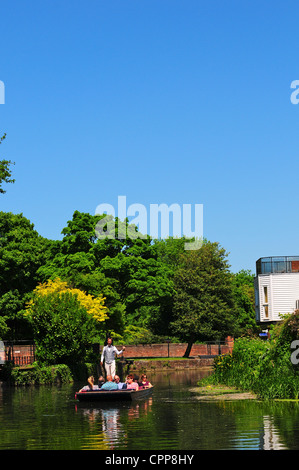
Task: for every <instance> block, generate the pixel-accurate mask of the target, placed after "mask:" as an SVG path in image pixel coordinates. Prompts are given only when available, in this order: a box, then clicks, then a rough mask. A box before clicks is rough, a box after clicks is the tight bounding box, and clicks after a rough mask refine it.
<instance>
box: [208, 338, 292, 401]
mask: <svg viewBox="0 0 299 470" xmlns="http://www.w3.org/2000/svg"><path fill="white" fill-rule="evenodd" d="M291 352H292V351H291V349H290V343H289V341H286V342H282V341H280V338H279V337H277V336H275V335H274V338H273V340H271V341H263V340H261V339H259V338H256V339H249V338H240V339H237V340H236V341H235V345H234V349H233V352H232V354H230V355H227V356H220V357H218V358H217V359H216V360H215V364H214V373H213V374H212V375H211V376H210V377H208V378H207V379H206V380H207V381H208V382H210V383H213V384H225V385H227V386H233V387H237V388H238V389H239V390H244V391H251V392H253V393H255V394H256V395H257V396H258V397H259V398H263V399H298V397H299V371H298V366H295V365H293V364H292V362H291Z"/></svg>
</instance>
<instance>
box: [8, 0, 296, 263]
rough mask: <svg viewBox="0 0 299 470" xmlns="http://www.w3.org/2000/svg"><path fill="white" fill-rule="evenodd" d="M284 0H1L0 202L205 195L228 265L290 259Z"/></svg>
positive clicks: (27, 210)
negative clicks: (5, 179)
mask: <svg viewBox="0 0 299 470" xmlns="http://www.w3.org/2000/svg"><path fill="white" fill-rule="evenodd" d="M298 18H299V4H298V1H295V0H294V1H290V0H284V1H276V2H272V1H265V0H250V1H249V0H227V1H225V2H224V1H223V0H206V1H202V0H184V1H181V0H113V1H107V0H105V1H103V0H87V1H81V0H42V1H41V0H30V1H29V0H1V19H0V31H1V33H0V37H1V61H0V80H1V81H3V82H4V84H5V104H2V105H0V134H2V133H3V132H6V133H7V138H6V141H5V142H4V143H3V144H2V145H1V147H0V158H1V159H3V158H6V159H11V160H13V161H15V166H14V167H13V176H14V177H15V179H16V183H15V184H14V185H5V189H6V190H7V193H6V194H5V195H3V196H1V199H0V210H3V211H11V212H14V213H21V212H22V213H23V214H24V216H26V217H27V218H28V219H30V220H31V222H33V223H34V225H35V228H36V230H37V231H38V232H39V233H40V234H41V235H43V236H45V237H48V238H53V239H60V238H61V230H62V229H63V227H65V226H66V223H67V221H68V220H69V219H71V218H72V214H73V212H74V211H75V210H79V211H82V212H89V213H91V214H94V212H95V209H96V207H97V205H99V204H101V203H104V202H105V203H110V204H112V205H114V206H115V207H116V208H117V197H118V195H126V196H127V203H128V204H132V203H140V204H143V205H145V206H146V207H148V208H149V204H151V203H157V204H161V203H166V204H169V205H170V204H172V203H178V204H184V203H185V204H187V203H189V204H196V203H198V204H203V205H204V236H205V237H206V238H208V239H209V240H211V241H218V242H219V243H220V244H221V245H222V246H223V247H224V248H225V249H226V250H227V251H228V252H229V253H230V254H229V261H230V264H231V269H232V271H234V272H236V271H238V270H240V269H250V270H252V271H254V270H255V261H256V260H257V259H258V258H259V257H261V256H271V255H298V254H299V244H298V233H299V217H298V209H299V192H298V175H299V155H298V153H299V152H298V148H299V105H294V104H292V103H291V101H290V95H291V92H292V90H291V88H290V84H291V82H292V81H293V80H297V79H299V59H298V50H299V28H298Z"/></svg>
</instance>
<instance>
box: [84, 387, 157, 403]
mask: <svg viewBox="0 0 299 470" xmlns="http://www.w3.org/2000/svg"><path fill="white" fill-rule="evenodd" d="M153 389H154V387H149V388H140V389H139V390H89V391H87V392H77V393H76V394H75V398H76V400H79V401H133V400H140V399H142V398H147V397H149V396H150V395H151V394H152V393H153Z"/></svg>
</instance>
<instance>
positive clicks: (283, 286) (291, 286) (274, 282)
mask: <svg viewBox="0 0 299 470" xmlns="http://www.w3.org/2000/svg"><path fill="white" fill-rule="evenodd" d="M255 287H256V289H257V291H258V292H257V298H258V306H256V313H257V315H256V316H257V320H258V321H260V322H267V321H279V320H281V318H280V314H281V315H283V314H287V313H292V312H293V311H294V310H295V308H296V300H299V273H281V274H274V273H272V274H260V275H259V276H258V277H257V278H256V284H255ZM265 288H266V289H267V295H268V299H265ZM266 300H268V301H267V302H266ZM266 306H268V317H267V316H266Z"/></svg>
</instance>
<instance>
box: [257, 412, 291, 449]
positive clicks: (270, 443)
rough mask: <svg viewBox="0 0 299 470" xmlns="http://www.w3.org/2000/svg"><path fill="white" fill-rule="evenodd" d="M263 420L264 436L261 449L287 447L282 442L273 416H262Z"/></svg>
mask: <svg viewBox="0 0 299 470" xmlns="http://www.w3.org/2000/svg"><path fill="white" fill-rule="evenodd" d="M263 422H264V436H263V449H264V450H285V449H287V447H286V446H285V445H284V444H283V443H282V441H281V436H280V435H279V431H278V429H277V428H276V426H275V423H274V417H273V416H267V415H265V416H263Z"/></svg>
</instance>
